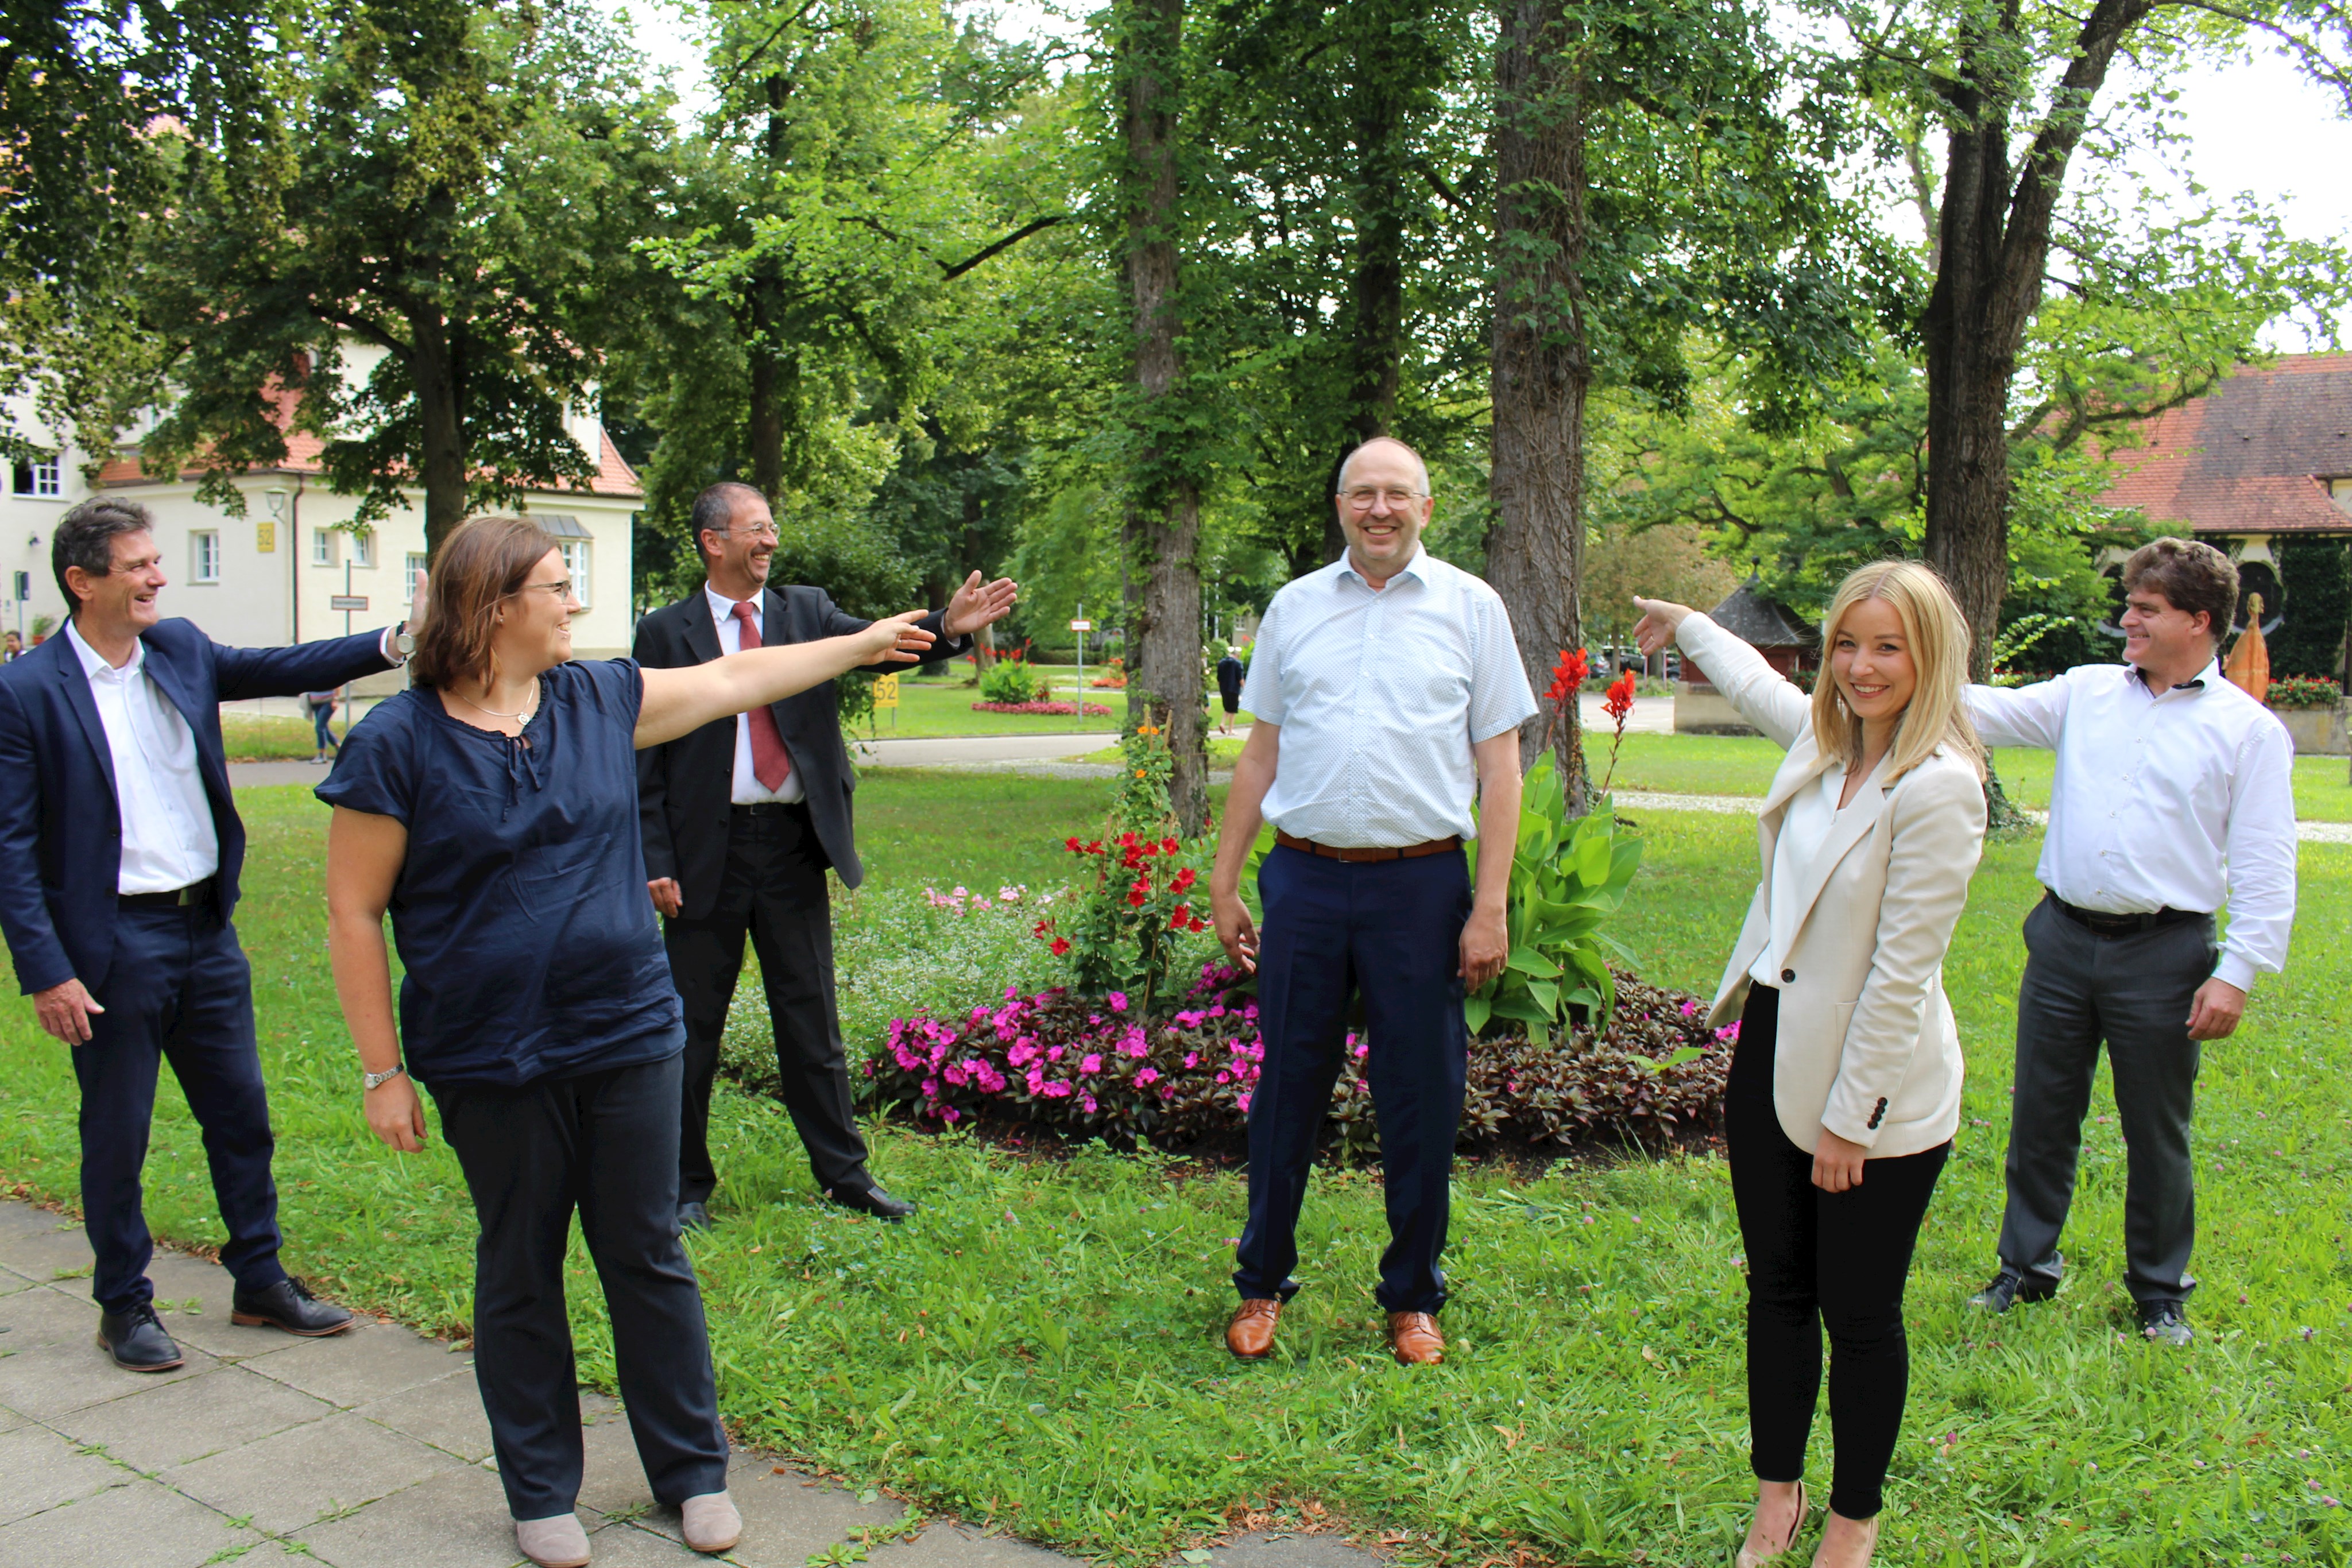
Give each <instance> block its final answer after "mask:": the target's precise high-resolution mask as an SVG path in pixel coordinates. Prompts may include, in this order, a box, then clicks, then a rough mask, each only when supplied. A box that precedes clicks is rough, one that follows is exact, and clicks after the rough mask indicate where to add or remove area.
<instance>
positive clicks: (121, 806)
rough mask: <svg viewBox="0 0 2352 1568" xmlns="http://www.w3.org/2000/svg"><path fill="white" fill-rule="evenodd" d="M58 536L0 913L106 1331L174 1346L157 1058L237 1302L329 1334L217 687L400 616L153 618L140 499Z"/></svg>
mask: <svg viewBox="0 0 2352 1568" xmlns="http://www.w3.org/2000/svg"><path fill="white" fill-rule="evenodd" d="M49 553H50V565H51V567H52V569H53V570H55V571H56V573H57V577H58V587H60V588H61V589H63V590H64V591H65V595H66V600H67V601H68V603H70V604H72V605H73V606H74V612H73V615H72V617H71V619H70V620H69V621H68V622H67V624H66V628H65V631H64V632H63V634H61V635H59V636H56V637H52V638H50V639H49V640H48V641H47V642H46V643H42V644H41V645H40V646H39V647H37V648H36V649H34V650H32V651H31V652H30V653H26V655H25V656H24V657H23V658H20V659H15V660H11V661H10V662H9V664H7V666H6V668H5V670H0V932H5V936H6V937H7V941H8V951H9V955H10V956H11V957H12V958H14V960H15V961H16V981H17V984H18V985H19V986H21V987H22V988H24V990H25V991H26V993H27V994H29V995H30V996H31V997H32V998H33V1002H34V1006H35V1008H36V1009H37V1011H38V1013H39V1016H40V1020H41V1027H42V1028H43V1029H45V1030H47V1031H48V1032H49V1033H51V1034H53V1035H55V1036H56V1037H57V1038H58V1039H59V1040H63V1041H65V1042H66V1043H67V1044H68V1045H70V1046H71V1047H73V1061H74V1075H75V1077H76V1078H77V1079H79V1082H80V1085H81V1201H82V1210H83V1214H84V1218H85V1223H86V1224H87V1226H88V1228H89V1243H90V1247H91V1249H93V1250H94V1251H96V1253H97V1254H98V1261H97V1267H96V1270H95V1273H94V1278H93V1280H92V1282H91V1294H93V1295H94V1296H96V1297H97V1298H98V1304H99V1308H100V1314H99V1338H100V1342H101V1343H103V1344H105V1346H106V1347H107V1349H108V1350H109V1351H110V1353H112V1354H113V1356H114V1359H115V1361H116V1363H117V1364H120V1365H122V1366H125V1367H128V1368H130V1369H131V1370H132V1371H136V1372H161V1371H163V1370H164V1369H165V1368H167V1367H173V1366H177V1365H179V1364H180V1362H181V1356H180V1352H179V1347H178V1346H176V1345H174V1344H173V1343H172V1339H171V1336H170V1335H169V1334H167V1333H164V1332H163V1325H162V1324H161V1323H160V1322H157V1321H156V1318H155V1311H154V1308H153V1306H152V1305H151V1302H152V1298H153V1295H154V1289H153V1287H152V1285H150V1284H149V1283H148V1281H147V1278H146V1273H147V1260H148V1259H149V1257H150V1256H151V1254H152V1242H151V1239H150V1238H149V1235H148V1231H147V1221H146V1218H145V1217H144V1215H143V1214H142V1212H141V1210H140V1169H141V1167H142V1166H143V1165H144V1164H145V1163H146V1158H147V1133H148V1126H149V1124H150V1123H151V1121H152V1118H153V1115H154V1109H155V1079H156V1072H157V1069H158V1066H159V1064H160V1063H161V1062H162V1061H164V1060H166V1059H168V1060H169V1061H171V1063H172V1071H173V1074H174V1075H175V1076H177V1078H178V1079H179V1081H180V1087H181V1088H182V1089H183V1090H184V1092H186V1094H187V1098H188V1108H189V1109H190V1110H191V1111H193V1112H194V1113H195V1116H196V1120H197V1122H198V1123H199V1124H201V1125H202V1126H203V1128H204V1134H205V1158H206V1159H207V1161H208V1162H209V1163H210V1165H211V1166H212V1177H213V1194H214V1196H215V1198H216V1199H217V1200H218V1202H219V1204H220V1211H221V1218H222V1220H223V1221H224V1222H225V1223H226V1225H227V1227H228V1235H229V1239H228V1244H227V1245H226V1246H225V1247H223V1248H222V1249H221V1262H222V1263H223V1264H224V1265H226V1267H227V1269H228V1270H229V1272H230V1273H231V1274H233V1275H235V1276H236V1294H235V1297H234V1299H233V1301H232V1305H231V1312H230V1320H231V1321H232V1322H238V1323H266V1324H269V1325H272V1326H275V1327H278V1328H281V1329H284V1330H286V1331H287V1332H288V1333H298V1334H309V1335H317V1334H330V1333H339V1332H340V1331H341V1330H342V1329H345V1328H348V1327H349V1326H350V1325H351V1322H352V1316H351V1314H350V1313H349V1312H345V1311H344V1310H343V1309H342V1308H341V1307H335V1306H330V1305H328V1304H327V1303H326V1302H323V1301H316V1300H314V1299H313V1298H312V1297H311V1295H310V1291H307V1290H305V1289H304V1288H303V1286H302V1283H301V1281H298V1280H290V1279H289V1278H287V1275H286V1270H285V1269H284V1268H283V1267H281V1266H280V1265H279V1263H278V1188H277V1186H276V1184H275V1183H274V1182H273V1181H272V1180H271V1179H270V1174H269V1160H270V1155H271V1153H272V1150H273V1148H274V1146H275V1145H274V1141H273V1139H272V1138H271V1135H270V1131H269V1104H268V1096H267V1095H266V1094H265V1092H264V1091H263V1088H262V1082H261V1059H260V1056H259V1054H258V1052H257V1049H256V1046H255V1042H254V1032H253V986H252V971H251V969H250V968H249V967H247V963H246V959H245V953H244V950H243V949H242V948H240V947H239V946H237V940H236V927H235V926H233V925H230V924H229V917H230V915H233V914H234V913H235V912H236V895H237V874H238V873H239V871H240V870H241V869H242V868H243V865H244V862H245V826H244V824H243V823H242V822H240V821H238V820H237V815H236V806H235V804H234V803H233V802H232V801H231V800H230V798H229V784H228V769H227V765H226V754H225V752H224V750H223V748H222V745H221V728H220V705H221V704H222V703H224V702H235V701H238V700H240V699H242V698H246V697H264V696H292V695H294V694H296V693H297V692H301V691H307V690H311V689H315V688H320V687H325V686H331V685H339V684H341V682H344V681H348V680H353V679H356V678H357V677H359V676H361V675H367V674H374V673H375V672H376V671H378V670H383V669H388V668H390V667H391V666H392V664H394V662H395V658H394V655H395V653H402V652H403V650H402V649H401V648H400V646H399V644H400V643H402V642H403V641H404V631H402V630H401V629H394V630H393V631H388V632H369V633H366V634H365V635H362V636H358V637H344V638H340V639H337V640H335V641H332V642H326V643H309V644H306V645H304V646H301V647H297V648H224V647H221V646H220V645H219V644H217V643H214V642H212V641H211V640H210V639H209V638H207V637H206V636H205V634H204V633H203V632H200V631H198V630H197V629H196V628H195V626H194V625H193V624H192V623H190V622H186V621H165V620H162V619H160V616H161V613H162V612H161V609H160V607H159V606H158V604H157V602H156V594H157V591H159V590H160V589H162V588H163V584H164V578H163V569H162V566H161V556H160V555H159V553H158V551H157V549H156V548H155V536H154V531H153V525H152V521H151V520H150V518H149V517H148V514H147V510H146V508H145V507H141V506H139V505H137V504H136V503H134V502H130V501H123V500H118V499H114V498H112V497H99V498H97V499H94V500H89V501H85V502H83V503H82V504H81V505H80V506H78V507H74V508H73V509H72V510H71V511H69V512H68V513H67V514H66V515H65V516H64V517H61V518H59V519H58V526H57V531H56V534H55V536H54V538H52V540H51V544H50V552H49ZM419 598H420V599H421V598H422V591H421V590H420V592H419Z"/></svg>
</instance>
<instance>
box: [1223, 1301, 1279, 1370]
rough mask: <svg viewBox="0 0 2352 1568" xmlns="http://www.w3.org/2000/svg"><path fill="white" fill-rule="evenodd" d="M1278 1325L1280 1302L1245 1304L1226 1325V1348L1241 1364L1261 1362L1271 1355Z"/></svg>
mask: <svg viewBox="0 0 2352 1568" xmlns="http://www.w3.org/2000/svg"><path fill="white" fill-rule="evenodd" d="M1281 1321H1282V1303H1281V1302H1280V1301H1272V1300H1265V1299H1261V1300H1257V1301H1244V1302H1243V1303H1242V1304H1241V1305H1240V1306H1238V1307H1235V1308H1234V1315H1233V1316H1232V1317H1231V1318H1229V1319H1227V1320H1226V1322H1225V1348H1226V1349H1227V1350H1229V1351H1232V1352H1233V1353H1234V1354H1235V1355H1237V1356H1240V1357H1241V1358H1242V1359H1243V1360H1244V1361H1264V1360H1265V1358H1266V1357H1267V1356H1268V1355H1269V1354H1272V1353H1273V1351H1274V1325H1275V1324H1276V1323H1278V1322H1281Z"/></svg>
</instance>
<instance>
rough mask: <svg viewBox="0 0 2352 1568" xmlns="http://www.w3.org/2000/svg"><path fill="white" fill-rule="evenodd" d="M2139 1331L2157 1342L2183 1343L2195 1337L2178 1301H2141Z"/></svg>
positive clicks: (2195, 1332) (2187, 1316) (2195, 1334)
mask: <svg viewBox="0 0 2352 1568" xmlns="http://www.w3.org/2000/svg"><path fill="white" fill-rule="evenodd" d="M2139 1332H2140V1333H2143V1334H2145V1335H2146V1336H2147V1337H2148V1338H2149V1339H2152V1340H2154V1341H2156V1342H2157V1343H2158V1344H2169V1345H2185V1344H2187V1343H2189V1341H2190V1340H2193V1339H2195V1338H2196V1337H2197V1331H2196V1330H2195V1329H2192V1328H2190V1327H2189V1314H2188V1313H2186V1312H2182V1311H2181V1310H2180V1303H2179V1301H2142V1302H2141V1303H2140V1304H2139Z"/></svg>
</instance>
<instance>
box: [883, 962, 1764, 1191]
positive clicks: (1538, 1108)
mask: <svg viewBox="0 0 2352 1568" xmlns="http://www.w3.org/2000/svg"><path fill="white" fill-rule="evenodd" d="M1137 1011H1138V1009H1136V1008H1135V1006H1134V1005H1133V999H1132V998H1129V996H1128V995H1127V994H1126V993H1124V992H1118V991H1114V992H1112V993H1110V995H1109V996H1108V998H1105V999H1103V1000H1100V1001H1091V1002H1090V1001H1087V1000H1086V999H1085V998H1081V997H1079V996H1077V995H1076V994H1075V993H1073V992H1071V991H1068V990H1066V989H1062V988H1055V989H1051V990H1045V991H1038V992H1029V993H1024V992H1023V991H1022V990H1021V989H1020V988H1018V987H1014V986H1008V987H1006V988H1005V991H1004V996H1003V1000H1002V1001H1001V1002H998V1003H994V1004H990V1005H982V1006H979V1007H974V1008H972V1009H970V1010H969V1011H968V1012H966V1013H964V1014H962V1015H961V1016H950V1017H933V1016H929V1015H928V1014H924V1013H919V1014H917V1015H916V1016H915V1017H913V1018H911V1019H893V1020H892V1022H891V1024H890V1029H889V1035H888V1039H887V1043H886V1045H885V1047H884V1049H883V1050H882V1051H881V1052H880V1053H878V1054H877V1055H876V1056H875V1057H873V1058H872V1059H871V1060H869V1061H867V1062H866V1063H865V1064H864V1067H863V1069H862V1071H863V1074H864V1076H865V1077H866V1080H867V1082H866V1085H864V1086H863V1087H864V1089H865V1090H866V1092H865V1093H863V1094H861V1096H860V1097H861V1098H870V1099H872V1100H873V1101H876V1102H878V1103H881V1104H883V1105H885V1106H887V1107H890V1108H892V1109H896V1110H898V1111H902V1112H905V1113H909V1114H911V1115H913V1116H915V1117H916V1118H917V1119H919V1120H929V1121H931V1122H933V1123H937V1124H958V1123H971V1122H972V1121H975V1120H991V1121H997V1122H1003V1123H1012V1124H1035V1125H1042V1126H1047V1127H1051V1128H1053V1129H1055V1130H1056V1131H1059V1132H1064V1133H1067V1134H1075V1135H1077V1136H1081V1137H1102V1138H1107V1139H1109V1140H1111V1141H1113V1142H1116V1143H1121V1144H1140V1143H1150V1144H1154V1145H1160V1146H1163V1147H1181V1146H1184V1145H1193V1144H1198V1143H1202V1142H1204V1141H1216V1140H1228V1141H1229V1140H1231V1139H1233V1138H1234V1137H1236V1136H1238V1135H1239V1134H1241V1132H1242V1131H1243V1129H1244V1126H1245V1124H1246V1122H1247V1117H1248V1113H1249V1104H1250V1096H1251V1093H1252V1092H1254V1090H1255V1086H1256V1083H1257V1079H1258V1074H1259V1073H1260V1071H1262V1070H1263V1064H1264V1062H1265V1041H1264V1040H1263V1039H1262V1037H1261V1036H1260V1034H1259V1030H1258V1021H1257V1019H1258V1012H1257V1001H1256V998H1255V997H1253V996H1251V995H1249V994H1248V993H1247V991H1246V990H1244V988H1243V987H1242V984H1241V977H1240V976H1239V975H1238V974H1237V973H1236V972H1235V971H1234V969H1232V968H1230V967H1226V966H1224V965H1222V964H1212V965H1208V966H1206V967H1203V968H1202V971H1201V977H1200V979H1199V980H1198V982H1196V983H1195V984H1194V985H1193V986H1192V989H1191V991H1190V992H1189V993H1188V994H1187V995H1186V997H1185V998H1184V1006H1183V1007H1182V1008H1181V1009H1178V1010H1177V1011H1176V1013H1175V1015H1174V1017H1173V1018H1172V1019H1169V1020H1167V1021H1164V1022H1162V1023H1160V1024H1158V1025H1156V1026H1155V1025H1147V1024H1146V1022H1145V1020H1143V1019H1140V1018H1139V1017H1138V1016H1136V1015H1137ZM1705 1013H1706V1009H1705V1006H1704V1004H1703V1003H1701V1002H1700V1001H1699V1000H1698V999H1697V998H1695V997H1690V996H1687V995H1685V994H1683V993H1680V992H1674V991H1666V990H1661V989H1658V988H1654V987H1651V986H1645V985H1643V984H1642V983H1641V982H1640V981H1639V980H1636V979H1634V978H1633V977H1630V976H1622V975H1621V976H1619V977H1617V1008H1616V1010H1615V1012H1614V1014H1613V1015H1612V1018H1611V1019H1610V1022H1609V1024H1608V1027H1607V1028H1606V1029H1604V1030H1602V1031H1601V1033H1600V1035H1599V1036H1598V1038H1595V1037H1594V1035H1593V1033H1592V1031H1591V1030H1590V1029H1589V1028H1583V1027H1580V1028H1577V1029H1575V1030H1569V1031H1564V1032H1563V1034H1562V1035H1561V1036H1560V1037H1559V1039H1558V1040H1556V1041H1555V1042H1553V1043H1549V1044H1537V1043H1535V1042H1533V1041H1531V1040H1529V1039H1528V1036H1527V1035H1525V1034H1512V1035H1508V1036H1506V1037H1504V1038H1501V1039H1497V1040H1475V1041H1473V1042H1472V1045H1471V1048H1470V1071H1469V1088H1468V1094H1467V1098H1466V1101H1465V1108H1464V1112H1463V1118H1462V1140H1463V1142H1464V1143H1465V1145H1533V1146H1551V1147H1559V1146H1561V1145H1570V1144H1575V1143H1581V1142H1586V1141H1589V1140H1592V1139H1595V1138H1608V1137H1612V1136H1613V1137H1622V1136H1628V1135H1630V1136H1633V1137H1635V1138H1642V1137H1645V1136H1647V1137H1654V1138H1658V1139H1672V1138H1674V1137H1676V1136H1678V1135H1681V1134H1687V1133H1690V1132H1698V1131H1707V1130H1712V1129H1713V1128H1714V1127H1715V1126H1716V1124H1717V1121H1718V1119H1719V1117H1720V1115H1721V1110H1722V1103H1723V1083H1724V1078H1725V1075H1726V1073H1727V1071H1728V1070H1729V1067H1730V1062H1731V1045H1732V1042H1733V1040H1735V1039H1736V1037H1737V1033H1738V1028H1737V1026H1736V1025H1735V1026H1733V1027H1732V1028H1730V1029H1726V1030H1708V1029H1707V1028H1706V1023H1705ZM1345 1050H1346V1060H1345V1061H1343V1063H1342V1064H1341V1069H1340V1075H1339V1087H1338V1090H1337V1092H1335V1093H1334V1094H1333V1096H1332V1105H1331V1111H1330V1120H1331V1122H1332V1124H1333V1126H1334V1128H1335V1130H1336V1132H1337V1134H1338V1138H1339V1145H1340V1147H1341V1149H1342V1151H1343V1152H1345V1153H1348V1154H1350V1155H1362V1154H1367V1153H1369V1152H1370V1150H1372V1149H1373V1148H1374V1147H1375V1146H1376V1144H1377V1134H1376V1131H1375V1128H1374V1125H1373V1119H1372V1104H1371V1092H1370V1088H1369V1086H1368V1085H1367V1084H1366V1082H1365V1080H1364V1066H1365V1061H1366V1059H1367V1057H1368V1056H1369V1054H1370V1046H1369V1045H1368V1044H1367V1043H1366V1042H1365V1041H1364V1040H1360V1039H1359V1038H1358V1037H1357V1036H1355V1035H1353V1034H1350V1035H1349V1036H1348V1037H1347V1043H1346V1047H1345Z"/></svg>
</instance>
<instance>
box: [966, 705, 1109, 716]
mask: <svg viewBox="0 0 2352 1568" xmlns="http://www.w3.org/2000/svg"><path fill="white" fill-rule="evenodd" d="M971 711H972V712H974V713H1037V714H1048V715H1052V716H1056V717H1060V718H1076V717H1077V716H1078V705H1077V704H1076V703H1038V702H1028V703H974V704H972V705H971ZM1086 716H1087V717H1088V718H1108V717H1109V716H1110V709H1108V708H1107V707H1105V706H1103V705H1102V704H1100V703H1088V704H1087V711H1086Z"/></svg>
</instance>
